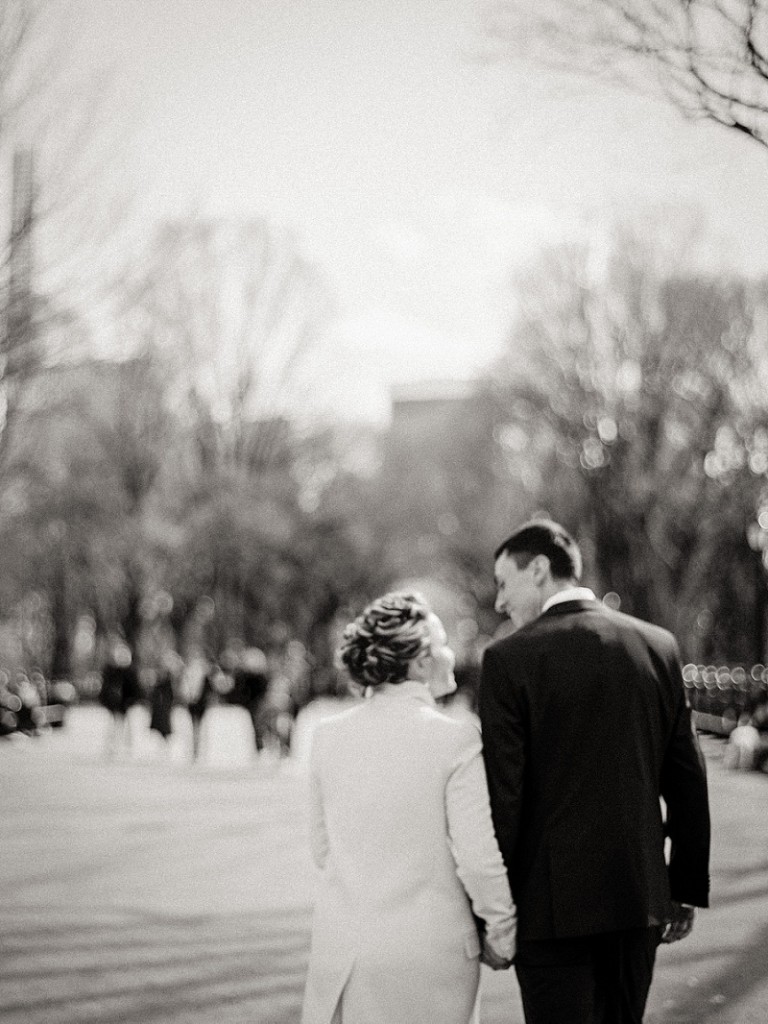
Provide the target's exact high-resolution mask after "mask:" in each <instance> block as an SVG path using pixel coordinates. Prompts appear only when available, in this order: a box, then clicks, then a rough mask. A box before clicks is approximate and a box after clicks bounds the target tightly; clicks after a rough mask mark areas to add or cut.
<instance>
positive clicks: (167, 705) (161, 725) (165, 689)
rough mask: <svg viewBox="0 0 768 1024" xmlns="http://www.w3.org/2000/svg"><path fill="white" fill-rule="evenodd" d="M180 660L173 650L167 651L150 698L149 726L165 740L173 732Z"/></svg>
mask: <svg viewBox="0 0 768 1024" xmlns="http://www.w3.org/2000/svg"><path fill="white" fill-rule="evenodd" d="M178 660H179V659H178V658H177V656H176V655H175V654H174V652H173V651H166V652H165V654H164V655H163V658H162V663H161V665H160V669H159V671H158V673H157V678H156V679H155V685H154V686H153V687H152V693H151V695H150V698H149V711H150V718H149V728H150V730H153V731H154V732H158V733H160V735H161V736H162V737H163V740H167V739H168V737H169V736H170V735H171V733H172V732H173V724H172V722H171V711H172V709H173V702H174V693H175V679H176V675H177V672H178Z"/></svg>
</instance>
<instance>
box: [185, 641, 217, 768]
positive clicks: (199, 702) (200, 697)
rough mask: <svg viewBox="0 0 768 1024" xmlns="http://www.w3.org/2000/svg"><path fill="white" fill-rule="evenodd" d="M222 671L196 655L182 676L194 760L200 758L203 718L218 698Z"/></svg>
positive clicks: (212, 663)
mask: <svg viewBox="0 0 768 1024" xmlns="http://www.w3.org/2000/svg"><path fill="white" fill-rule="evenodd" d="M220 674H221V669H220V668H219V666H218V665H216V664H215V663H214V662H209V661H208V660H207V659H206V658H204V657H203V656H202V655H198V654H195V655H193V656H192V657H191V658H190V659H189V660H188V662H187V664H186V666H185V667H184V669H183V671H182V674H181V690H182V694H183V699H184V703H185V704H186V706H187V710H188V711H189V717H190V719H191V722H192V760H193V761H196V760H197V759H198V757H199V756H200V746H201V740H202V735H203V718H204V717H205V714H206V712H207V711H208V709H209V707H210V706H211V704H212V703H213V701H214V699H215V697H216V692H217V691H216V688H215V685H214V680H215V679H216V678H217V677H218V676H219V675H220Z"/></svg>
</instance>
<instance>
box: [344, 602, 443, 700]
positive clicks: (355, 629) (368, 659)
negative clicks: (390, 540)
mask: <svg viewBox="0 0 768 1024" xmlns="http://www.w3.org/2000/svg"><path fill="white" fill-rule="evenodd" d="M430 614H431V609H430V607H429V605H428V604H427V602H426V601H425V600H424V598H423V597H422V596H421V595H420V594H417V593H412V592H408V591H394V592H392V593H390V594H385V595H384V596H383V597H379V598H377V599H376V600H375V601H372V602H371V604H369V605H368V607H367V608H365V610H364V611H363V613H362V614H361V615H358V617H357V618H356V619H355V621H354V622H351V623H350V624H349V625H348V626H347V628H346V629H345V630H344V636H343V638H342V641H341V645H340V647H339V651H338V654H339V657H340V659H341V661H342V663H343V664H344V666H345V667H346V669H347V671H348V672H349V674H350V676H351V677H352V679H353V680H354V682H356V683H358V684H359V685H360V686H363V687H366V686H380V685H381V684H382V683H401V682H402V681H403V680H404V679H406V678H407V676H408V669H409V667H410V664H411V662H412V661H413V660H414V658H416V657H417V656H418V655H419V654H421V652H422V651H424V650H426V649H427V648H428V647H429V642H430V636H429V630H428V628H427V617H428V616H429V615H430Z"/></svg>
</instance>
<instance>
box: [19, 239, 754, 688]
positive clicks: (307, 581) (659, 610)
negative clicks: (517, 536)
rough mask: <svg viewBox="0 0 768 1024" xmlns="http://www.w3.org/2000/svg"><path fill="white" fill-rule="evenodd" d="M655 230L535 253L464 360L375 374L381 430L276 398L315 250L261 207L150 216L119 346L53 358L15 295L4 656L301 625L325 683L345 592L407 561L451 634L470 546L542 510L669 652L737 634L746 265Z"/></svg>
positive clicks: (315, 298) (748, 323) (303, 320)
mask: <svg viewBox="0 0 768 1024" xmlns="http://www.w3.org/2000/svg"><path fill="white" fill-rule="evenodd" d="M663 237H664V232H663V231H662V230H661V229H658V230H652V231H649V230H648V228H647V227H646V228H645V229H644V230H642V231H637V230H634V229H632V228H630V227H628V226H624V227H620V228H617V229H616V230H615V231H614V232H613V233H612V234H611V235H610V237H608V238H606V239H604V243H603V244H602V245H601V246H595V245H594V244H591V245H587V244H584V245H581V244H571V245H564V246H561V247H560V248H557V249H555V250H553V251H551V252H549V253H546V254H544V255H543V256H542V258H541V259H540V261H539V262H538V263H536V264H534V265H532V266H531V267H529V269H528V271H527V272H526V274H525V275H524V277H523V278H522V279H521V280H519V281H517V282H516V285H515V294H516V295H517V296H518V309H517V314H516V316H515V319H514V322H513V323H512V324H511V326H510V330H509V333H508V337H507V340H506V344H505V348H504V351H503V354H502V355H501V356H500V357H499V359H498V360H497V361H496V362H495V363H494V365H492V366H490V367H488V372H487V374H486V375H485V378H484V379H483V380H481V381H479V382H477V383H476V384H475V385H473V386H471V387H470V386H469V385H464V386H461V387H459V386H457V385H454V386H453V388H452V390H448V391H446V390H445V389H442V390H440V391H438V392H437V393H434V394H431V395H430V394H428V393H425V392H424V391H423V390H422V391H421V392H420V393H419V392H416V393H413V394H411V395H408V394H402V395H400V396H399V397H397V396H396V397H397V400H396V401H395V403H394V415H393V420H392V424H391V426H390V427H389V428H388V429H387V430H383V431H375V430H373V429H372V428H371V429H369V430H363V429H358V428H354V427H349V428H347V427H342V426H339V425H336V426H327V427H325V428H322V429H321V428H316V429H312V430H309V429H307V428H306V427H300V426H299V423H298V421H296V420H293V419H292V418H291V417H290V416H289V415H287V414H286V412H285V409H286V408H287V406H286V405H285V403H284V402H282V399H283V398H285V397H286V396H287V395H288V394H289V393H290V394H291V396H292V398H293V400H294V401H295V400H296V395H295V394H294V393H293V392H292V391H291V389H292V388H293V387H295V386H296V384H295V382H296V380H297V379H298V378H296V377H295V376H292V368H295V366H296V365H298V364H299V363H300V362H301V360H302V358H303V354H305V353H306V351H308V350H309V348H311V345H312V344H314V339H316V338H317V337H318V336H319V333H320V331H321V327H322V323H323V322H324V319H325V318H326V317H327V316H328V315H329V312H330V308H331V307H330V306H329V302H328V295H327V291H326V289H325V286H324V283H323V281H322V278H321V277H320V276H319V275H318V273H317V270H316V268H314V267H312V266H311V265H309V264H308V263H306V262H305V261H304V260H303V258H302V257H301V256H300V255H299V254H298V252H297V250H296V249H295V247H294V245H293V243H292V240H291V239H290V238H287V237H285V236H283V235H282V234H281V233H280V232H276V231H275V230H274V229H272V228H270V227H269V226H268V225H267V224H266V223H262V222H250V223H246V224H238V225H232V224H224V223H217V224H214V223H210V222H186V223H184V224H173V225H167V226H166V227H165V228H164V229H163V230H162V231H161V232H160V234H159V235H158V237H157V238H156V239H155V240H154V241H153V243H152V245H151V246H150V247H149V249H148V252H147V253H146V254H145V258H144V259H143V260H142V261H141V264H140V269H139V270H138V271H137V272H136V273H135V274H133V275H131V276H130V277H129V278H127V279H126V280H125V282H124V287H123V289H122V292H121V302H120V309H119V316H118V317H117V320H116V323H115V329H116V330H117V331H118V332H119V333H120V336H121V338H122V339H123V341H124V343H125V350H126V353H127V354H126V355H125V356H124V357H123V358H111V359H93V358H81V357H78V358H75V359H70V360H66V359H62V358H61V357H60V353H61V351H62V347H63V346H62V343H61V337H60V335H61V333H62V332H65V333H66V332H67V331H75V332H77V330H78V329H79V328H78V325H77V323H76V318H74V317H73V316H71V315H70V316H69V317H63V316H57V315H54V312H55V311H51V310H49V315H47V316H45V317H40V318H39V320H38V321H36V324H37V326H36V327H35V334H34V341H35V344H34V346H33V348H32V350H31V351H34V353H35V359H34V361H33V362H32V363H30V364H29V365H28V366H27V369H26V372H25V374H24V375H23V379H21V378H20V380H21V383H19V380H17V381H16V384H15V386H16V388H17V399H16V405H15V410H16V411H15V420H14V430H13V432H12V434H11V435H10V436H9V438H8V440H7V443H6V445H5V449H4V458H3V463H2V470H1V473H2V475H1V479H0V483H1V485H2V486H1V489H0V623H1V624H2V625H1V626H0V645H2V651H3V657H4V658H5V659H6V661H7V660H8V659H9V658H15V659H16V661H17V662H18V663H19V664H24V665H27V666H30V665H33V664H34V665H37V666H39V667H40V668H42V670H43V671H44V672H46V673H47V674H49V675H50V676H52V677H54V678H74V679H78V678H80V677H82V676H83V674H84V673H86V672H87V671H88V670H89V669H93V668H94V667H98V661H99V654H100V652H101V651H102V650H103V649H104V648H105V646H106V639H107V637H109V636H110V635H111V634H119V635H121V636H122V637H123V638H124V639H125V640H126V641H127V642H128V644H129V645H130V646H131V648H132V649H133V651H134V654H135V655H136V656H137V658H138V659H139V662H142V661H143V662H147V661H149V662H151V661H152V659H153V658H156V657H157V653H158V651H159V649H160V648H162V647H163V646H172V647H174V648H175V649H177V650H179V651H181V652H184V651H185V650H189V649H192V648H194V649H195V650H204V651H205V652H206V653H207V654H208V655H209V656H211V657H213V658H217V657H218V656H219V655H220V653H221V652H222V651H223V650H224V649H225V648H226V647H227V645H229V644H231V643H232V642H233V641H238V642H242V643H244V644H245V645H247V646H259V647H262V648H266V649H269V650H275V651H278V650H280V649H282V648H285V647H286V646H287V645H288V644H289V643H290V642H291V641H295V640H298V641H300V642H301V643H302V644H303V645H304V647H305V649H306V650H307V651H308V652H309V655H310V663H311V664H312V666H313V675H312V681H311V687H312V690H313V692H324V691H327V690H333V689H334V688H336V687H338V686H339V685H340V682H339V680H338V678H337V676H336V673H335V671H334V668H333V659H332V652H333V647H334V644H335V642H336V639H337V636H338V630H339V628H340V627H341V625H342V624H343V623H344V622H345V621H346V620H347V618H348V617H349V616H351V615H353V614H355V613H356V612H357V611H358V610H359V608H360V606H361V605H362V603H363V602H364V601H365V600H367V599H368V598H370V597H371V596H372V595H373V594H375V593H376V592H378V591H380V590H382V589H384V588H385V587H389V586H392V585H395V584H398V585H399V584H403V583H406V584H410V583H413V584H414V585H421V584H422V583H424V582H425V581H426V586H427V587H429V586H431V585H439V586H440V587H441V588H442V592H443V593H447V594H449V595H452V597H453V599H454V600H453V605H452V607H451V609H449V610H448V612H447V617H448V619H449V623H448V624H449V630H450V632H451V634H452V640H453V642H454V644H455V645H456V646H457V647H458V649H459V654H460V660H461V662H462V663H465V664H469V665H472V664H476V662H477V659H478V656H479V651H480V649H481V647H482V645H483V643H484V642H486V640H487V638H488V637H489V636H492V635H493V634H494V632H495V631H496V630H497V629H498V628H499V621H498V618H497V617H496V615H495V613H494V612H493V598H494V594H493V582H492V565H491V556H492V551H493V549H494V547H495V546H496V544H497V543H498V542H499V541H500V540H501V539H502V538H503V537H504V536H505V535H506V533H508V532H509V530H510V529H511V528H513V527H514V526H515V525H516V524H517V523H519V522H520V521H521V520H522V519H524V518H526V517H528V516H530V515H532V514H535V513H537V512H540V511H545V512H547V513H548V514H550V515H552V516H553V517H555V518H558V519H560V520H562V521H563V522H565V523H566V524H567V525H568V526H569V527H570V528H571V529H572V530H573V531H574V532H575V534H576V535H577V536H578V537H579V539H580V540H581V542H582V544H583V545H584V547H585V549H586V555H587V564H588V566H589V571H590V578H589V582H590V583H591V584H592V585H593V586H594V587H595V589H596V590H597V591H598V592H599V593H600V594H601V595H608V597H607V600H608V601H609V602H610V603H612V604H614V605H615V606H620V607H621V608H622V609H623V610H626V611H629V612H631V613H634V614H637V615H640V616H642V617H646V618H648V619H651V620H653V621H655V622H658V623H661V624H664V625H666V626H668V627H669V628H671V629H673V630H674V631H675V632H676V633H677V635H678V636H679V638H680V640H681V642H682V645H683V650H684V653H685V656H686V657H687V658H688V659H691V660H696V661H704V662H710V661H725V662H730V663H733V662H737V661H739V662H742V661H743V662H759V661H763V660H764V659H765V647H766V610H767V609H766V605H767V604H768V601H767V597H768V590H767V589H766V578H767V577H766V567H767V566H768V401H767V400H766V395H768V346H767V345H766V340H767V339H766V333H767V332H768V284H767V283H766V282H765V281H754V280H747V279H741V278H736V277H734V278H731V279H725V278H723V277H722V276H717V277H714V276H707V275H705V274H703V273H701V272H697V271H694V270H686V269H685V262H684V260H682V259H681V257H680V253H679V252H678V251H677V250H675V249H674V247H672V248H671V249H665V248H664V246H663V245H662V244H661V243H662V240H663ZM36 301H37V302H38V305H39V306H41V305H42V300H36ZM49 345H51V346H52V351H54V352H55V353H57V354H58V355H57V357H56V358H47V352H48V346H49ZM440 610H441V611H443V613H444V614H446V613H445V610H444V609H440ZM9 652H10V654H9Z"/></svg>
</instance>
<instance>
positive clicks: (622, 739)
mask: <svg viewBox="0 0 768 1024" xmlns="http://www.w3.org/2000/svg"><path fill="white" fill-rule="evenodd" d="M495 559H496V561H495V577H496V586H497V599H496V610H497V611H498V612H504V613H506V614H507V615H508V616H509V618H510V619H511V621H512V624H513V626H514V627H515V632H513V633H512V634H511V635H509V636H506V637H504V638H503V639H501V640H498V641H497V642H496V643H493V644H491V646H490V647H488V648H487V649H486V651H485V655H484V658H483V666H482V676H481V685H480V701H479V708H480V716H481V720H482V725H483V744H484V753H485V761H486V766H487V769H488V784H489V789H490V793H491V806H492V809H493V820H494V824H495V826H496V835H497V836H498V839H499V845H500V846H501V852H502V854H503V856H504V860H505V862H506V865H507V870H508V871H509V879H510V883H511V886H512V892H513V893H514V897H515V902H516V905H517V910H518V914H519V940H518V948H517V956H516V959H515V970H516V972H517V977H518V981H519V984H520V990H521V994H522V999H523V1008H524V1012H525V1019H526V1022H527V1024H639V1022H640V1021H641V1020H642V1017H643V1012H644V1008H645V1003H646V999H647V995H648V990H649V988H650V984H651V979H652V975H653V966H654V960H655V957H656V948H657V945H658V943H659V941H665V942H673V941H675V940H677V939H682V938H684V937H685V936H686V935H687V934H688V933H689V932H690V930H691V927H692V925H693V918H694V907H696V906H700V907H705V906H707V904H708V892H709V874H708V861H709V839H710V824H709V810H708V802H707V784H706V776H705V771H704V763H703V758H702V756H701V752H700V750H699V747H698V744H697V742H696V738H695V735H694V733H693V730H692V726H691V717H690V712H689V710H688V706H687V704H686V701H685V692H684V687H683V678H682V673H681V666H680V659H679V653H678V648H677V644H676V642H675V640H674V638H673V637H672V635H671V634H670V633H668V632H667V631H666V630H663V629H660V628H658V627H656V626H652V625H649V624H648V623H646V622H642V621H640V620H639V619H635V618H632V617H630V616H628V615H623V614H621V613H619V612H616V611H612V610H611V609H609V608H607V607H606V606H605V605H604V604H603V603H602V602H600V601H597V600H596V598H595V595H594V594H593V593H592V592H591V591H590V590H588V589H586V588H583V587H580V586H579V585H578V583H579V580H580V578H581V554H580V552H579V549H578V547H577V545H576V543H575V542H574V540H573V538H572V537H571V536H570V535H569V534H568V533H567V532H566V531H565V530H564V529H563V528H562V527H561V526H559V525H558V524H557V523H553V522H550V521H549V520H539V521H535V522H531V523H526V524H525V525H524V526H522V527H520V528H519V529H518V530H516V531H515V532H514V533H513V534H512V535H511V536H510V537H508V538H507V540H506V541H504V543H503V544H501V545H500V546H499V548H498V549H497V551H496V554H495ZM660 798H663V800H664V803H665V805H666V815H667V817H666V828H665V822H664V820H663V818H662V812H661V808H660ZM665 834H666V836H668V837H669V839H670V841H671V858H670V863H669V866H667V864H666V863H665V859H664V846H665Z"/></svg>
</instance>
